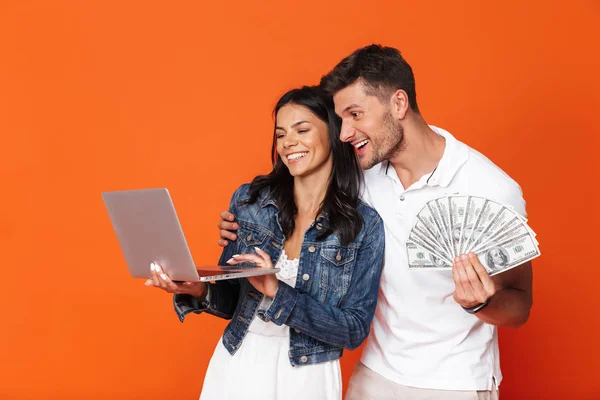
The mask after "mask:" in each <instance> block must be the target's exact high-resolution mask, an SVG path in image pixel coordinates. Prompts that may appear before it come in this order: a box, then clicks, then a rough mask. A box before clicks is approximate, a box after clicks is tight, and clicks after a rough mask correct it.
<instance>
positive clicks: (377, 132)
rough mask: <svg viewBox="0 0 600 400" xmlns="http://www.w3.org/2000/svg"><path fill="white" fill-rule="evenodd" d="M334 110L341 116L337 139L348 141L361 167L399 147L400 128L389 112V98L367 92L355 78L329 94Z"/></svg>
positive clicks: (395, 151) (377, 160)
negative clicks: (352, 81)
mask: <svg viewBox="0 0 600 400" xmlns="http://www.w3.org/2000/svg"><path fill="white" fill-rule="evenodd" d="M333 101H334V103H335V112H336V113H337V114H338V115H339V116H340V118H341V119H342V130H341V133H340V140H341V141H343V142H349V143H350V144H352V146H354V149H355V150H356V154H358V157H359V161H360V166H361V167H362V168H363V169H369V168H372V167H373V166H374V165H376V164H379V163H380V162H381V161H383V160H387V159H389V158H391V157H392V156H393V155H394V154H395V153H397V152H398V151H399V150H400V148H401V143H402V136H403V135H402V133H403V131H402V127H401V125H400V122H399V121H398V120H397V119H395V118H394V116H393V114H392V108H391V106H392V99H391V96H390V99H389V101H387V102H382V101H381V100H380V99H379V98H377V97H376V96H373V95H368V94H367V93H366V91H365V86H364V84H363V83H362V82H361V81H360V80H359V81H357V82H355V83H353V84H352V85H350V86H347V87H346V88H344V89H342V90H340V91H339V92H337V93H336V94H335V95H334V96H333Z"/></svg>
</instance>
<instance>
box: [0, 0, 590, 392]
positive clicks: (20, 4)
mask: <svg viewBox="0 0 600 400" xmlns="http://www.w3.org/2000/svg"><path fill="white" fill-rule="evenodd" d="M251 3H254V2H242V1H238V2H235V4H232V3H231V2H225V1H224V2H218V1H179V2H166V1H164V2H158V1H150V2H149V1H85V2H84V1H59V0H53V1H33V0H32V1H7V0H5V1H2V2H0V133H1V135H2V141H1V142H0V143H1V149H2V156H1V157H0V171H1V178H2V185H1V188H2V189H1V190H2V192H1V193H2V195H1V196H0V243H1V260H2V267H0V269H1V271H2V273H1V274H0V276H1V281H2V285H1V286H2V289H1V290H0V306H1V310H2V314H1V320H0V321H1V327H0V398H2V399H30V398H35V399H47V398H48V399H49V398H57V399H59V398H60V399H75V398H81V399H83V398H86V399H92V398H97V399H106V398H132V399H133V398H144V399H175V398H177V399H195V398H197V396H198V394H199V392H200V389H201V385H202V381H203V376H204V372H205V370H206V367H207V364H208V361H209V357H210V356H211V354H212V352H213V349H214V346H215V344H216V343H217V340H218V338H219V336H220V334H221V332H222V330H223V328H224V326H225V322H224V321H222V320H218V319H216V318H213V317H210V316H207V315H202V316H192V317H191V318H189V319H188V320H187V321H186V323H185V324H180V323H179V322H178V320H177V318H176V317H175V314H174V313H173V311H172V306H171V299H170V297H169V296H168V295H166V294H164V293H162V292H160V291H158V290H154V289H149V288H146V287H144V285H143V281H141V280H134V279H132V278H130V277H129V275H128V272H127V268H126V265H125V263H124V260H123V257H122V255H121V252H120V250H119V248H118V244H117V241H116V238H115V235H114V233H113V231H112V227H111V226H110V223H109V219H108V217H107V215H106V212H105V209H104V206H103V203H102V200H101V197H100V193H101V192H102V191H105V190H116V189H133V188H146V187H168V188H169V189H170V191H171V194H172V196H173V198H174V202H175V204H176V207H177V210H178V212H179V215H180V218H181V221H182V225H183V227H184V230H185V232H186V235H187V237H188V240H189V243H190V245H191V247H192V252H193V254H194V257H195V260H196V262H198V263H212V262H214V261H215V260H216V259H217V257H218V255H219V254H220V249H219V248H218V247H217V245H216V240H217V229H216V223H217V220H218V214H219V212H220V211H221V210H223V209H225V208H226V207H227V205H228V201H229V197H230V195H231V193H232V192H233V190H234V189H235V188H236V187H237V186H238V185H239V184H241V183H242V182H245V181H248V180H250V179H251V178H252V177H253V176H255V175H256V174H259V173H264V172H266V171H268V169H269V150H270V141H271V129H272V120H271V109H272V107H273V106H274V104H275V102H276V100H277V99H278V97H279V96H280V95H281V94H282V93H283V92H284V91H285V90H287V89H289V88H292V87H295V86H298V85H301V84H312V83H316V82H318V79H319V78H320V76H321V75H322V74H323V73H325V72H326V71H328V70H329V68H331V67H333V65H334V64H335V63H336V62H337V61H339V60H340V59H341V58H342V57H343V56H345V55H347V54H349V53H350V52H351V51H352V50H354V49H355V48H357V47H359V46H362V45H365V44H369V43H371V42H376V43H384V44H387V45H391V46H395V47H398V48H399V49H401V50H402V52H403V53H404V55H405V56H406V57H407V59H408V61H409V62H410V63H411V64H412V66H413V68H414V70H415V72H416V79H417V92H418V99H419V104H420V108H421V110H422V111H423V114H424V116H425V118H426V120H427V121H428V122H429V123H433V124H436V125H438V126H441V127H444V128H446V129H448V130H450V131H451V132H453V133H454V134H455V135H456V136H457V137H458V138H459V139H461V140H463V141H465V142H467V143H468V144H470V145H471V146H473V147H474V148H476V149H478V150H480V151H482V152H483V153H484V154H486V155H487V156H489V157H490V158H491V159H492V160H494V161H495V162H496V163H497V164H498V165H499V166H500V167H502V168H503V169H504V170H505V171H507V172H508V173H509V174H510V175H511V176H512V177H514V178H515V179H516V180H517V181H518V182H519V183H520V184H521V186H522V188H523V190H524V193H525V198H526V200H527V201H528V210H529V213H530V224H531V226H532V227H533V229H534V230H536V232H537V233H538V239H539V241H540V243H541V249H542V253H543V256H542V257H541V258H540V259H538V260H537V261H535V263H534V270H535V279H534V281H535V282H534V294H535V296H534V298H535V301H534V302H535V304H534V308H533V313H532V316H531V319H530V321H529V323H528V324H527V325H526V326H525V327H523V328H521V329H519V330H504V329H503V330H501V337H500V341H501V351H502V366H503V371H504V375H505V381H504V384H503V385H502V398H503V399H520V398H528V397H527V395H531V394H535V395H536V396H535V397H534V398H544V399H551V398H560V399H591V398H600V380H599V379H598V378H597V373H598V366H599V361H598V360H599V359H600V350H599V345H598V339H599V335H598V330H599V328H600V326H599V322H598V319H599V318H598V311H597V310H598V308H597V307H598V304H599V300H600V296H599V294H598V292H599V291H598V283H597V282H598V273H597V271H598V268H599V265H598V258H597V257H596V256H594V257H589V255H591V254H593V252H595V251H596V250H597V246H598V245H597V243H596V240H597V238H598V236H597V235H598V228H597V226H595V225H596V224H598V223H599V222H600V221H599V218H598V209H597V204H598V194H597V189H596V188H595V186H597V180H598V177H599V176H598V175H599V174H598V164H597V158H598V150H597V149H598V134H599V133H600V132H599V128H598V108H599V106H600V102H599V93H600V84H599V82H600V80H599V78H598V72H599V71H600V61H599V60H600V59H599V57H598V49H599V47H598V46H599V45H598V43H599V39H600V32H599V29H598V26H599V25H600V18H599V16H600V2H598V1H597V0H596V1H592V0H590V1H574V2H572V4H571V5H569V6H567V5H566V3H567V2H547V1H543V2H542V1H535V2H532V1H528V2H525V1H505V2H485V4H484V2H466V1H465V2H460V1H459V2H441V1H440V2H435V1H411V2H407V1H378V0H373V1H369V2H364V1H362V2H358V1H347V0H344V1H343V0H334V1H323V0H303V1H294V2H287V1H286V2H283V1H281V0H280V1H274V0H269V1H262V2H260V4H259V2H256V3H255V4H251ZM450 3H454V4H452V5H451V4H450ZM492 3H493V4H492ZM593 117H595V118H593ZM358 357H359V351H355V352H347V353H346V354H345V356H344V358H343V361H342V365H343V374H344V381H345V382H347V379H348V377H349V376H350V372H351V368H352V366H353V364H354V363H355V361H356V360H357V359H358Z"/></svg>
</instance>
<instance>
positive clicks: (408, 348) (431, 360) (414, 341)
mask: <svg viewBox="0 0 600 400" xmlns="http://www.w3.org/2000/svg"><path fill="white" fill-rule="evenodd" d="M321 86H322V87H323V88H324V89H325V90H326V91H327V92H328V93H330V94H331V95H332V96H333V99H334V102H335V108H336V113H337V114H338V115H339V116H340V117H341V119H342V131H341V134H340V139H341V140H342V141H345V142H350V143H351V144H352V145H353V146H354V147H355V148H356V152H357V154H358V157H359V159H360V163H361V166H362V168H363V169H365V170H366V171H365V193H364V195H363V198H364V200H365V201H367V202H368V203H369V204H370V205H372V206H373V207H374V208H375V209H376V210H377V211H378V212H379V214H380V215H381V217H382V218H383V220H384V222H385V228H386V238H385V240H386V256H385V257H386V260H385V267H384V270H383V274H382V278H381V285H380V291H379V299H378V304H377V311H376V314H375V319H374V321H373V328H372V331H371V333H370V335H369V339H368V341H367V344H366V345H365V348H364V351H363V354H362V358H361V362H359V363H358V364H357V366H356V367H355V370H354V373H353V376H352V378H351V380H350V384H349V387H348V391H347V395H346V399H348V400H359V399H360V400H365V399H377V400H385V399H471V398H480V399H481V398H484V399H485V398H490V399H494V398H497V397H498V392H497V387H498V385H499V384H500V381H501V379H502V374H501V372H500V364H499V361H500V360H499V354H498V337H497V328H496V327H497V326H509V327H518V326H520V325H522V324H524V323H525V322H526V321H527V319H528V317H529V311H530V308H531V305H532V289H531V286H532V270H531V263H530V262H528V263H525V264H523V265H521V266H519V267H517V268H513V269H511V270H508V271H506V272H504V273H501V274H498V275H495V276H494V277H490V276H489V275H488V273H487V271H486V270H485V268H484V267H483V266H482V264H481V263H480V262H479V260H478V259H477V257H476V256H475V255H474V254H472V253H471V254H468V255H462V256H460V257H457V259H456V260H454V265H453V267H452V271H451V272H450V271H447V270H440V271H427V272H420V271H413V270H410V271H409V269H408V260H407V255H406V241H407V239H408V235H409V233H410V229H411V227H412V225H413V222H414V218H415V217H416V215H417V213H418V212H419V211H420V210H421V208H422V207H423V206H424V205H425V203H426V202H427V201H429V200H431V199H434V198H437V197H440V196H443V195H445V194H449V193H464V194H470V195H476V196H482V197H486V198H489V199H492V200H496V201H498V202H501V203H504V204H508V205H510V206H512V207H513V208H514V210H515V211H516V212H518V213H520V214H521V215H523V216H525V215H526V212H525V201H524V200H523V198H522V193H521V189H520V187H519V186H518V184H517V183H516V182H514V181H513V180H512V179H511V178H510V177H509V176H508V175H506V174H505V173H504V172H503V171H502V170H501V169H500V168H498V167H497V166H495V165H494V164H493V163H492V162H491V161H490V160H488V159H487V158H486V157H484V156H483V155H482V154H480V153H478V152H477V151H475V150H473V149H471V148H469V147H468V146H466V145H465V144H463V143H461V142H459V141H458V140H456V139H455V138H454V137H453V136H452V135H451V134H450V133H448V132H446V131H445V130H443V129H440V128H436V127H433V126H429V125H428V124H427V123H426V122H425V120H424V119H423V117H422V116H421V114H420V112H419V108H418V105H417V99H416V92H415V81H414V75H413V72H412V69H411V67H410V66H409V65H408V63H407V62H406V61H405V60H404V59H403V58H402V55H401V54H400V52H399V51H398V50H396V49H393V48H389V47H381V46H378V45H371V46H367V47H364V48H361V49H358V50H356V51H355V52H354V53H352V54H351V55H350V56H348V57H346V58H345V59H344V60H342V61H341V62H340V63H339V64H338V65H337V66H336V67H335V68H334V69H333V70H332V71H331V72H329V73H328V74H327V75H325V76H324V77H323V78H322V80H321ZM222 218H223V221H221V223H220V228H221V236H222V238H224V239H232V240H235V235H233V234H232V233H231V232H228V230H233V229H235V228H236V226H235V224H234V223H232V222H227V221H233V216H232V215H231V214H229V213H227V212H225V213H223V214H222ZM220 244H222V245H224V244H226V241H224V240H221V241H220Z"/></svg>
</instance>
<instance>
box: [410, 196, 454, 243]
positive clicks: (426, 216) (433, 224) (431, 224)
mask: <svg viewBox="0 0 600 400" xmlns="http://www.w3.org/2000/svg"><path fill="white" fill-rule="evenodd" d="M417 219H418V220H419V221H421V222H422V223H423V224H424V225H425V226H426V227H427V230H428V232H429V233H430V234H431V235H432V237H433V238H434V239H435V241H436V242H437V243H439V244H440V245H441V246H442V247H443V248H444V249H445V253H446V254H451V253H450V249H449V248H448V246H447V245H446V242H445V240H443V236H442V232H441V231H440V229H441V228H440V226H439V223H438V221H437V219H436V218H435V217H434V216H433V214H432V212H431V208H430V207H428V206H427V205H425V206H424V207H423V209H422V210H421V211H420V212H419V214H418V215H417Z"/></svg>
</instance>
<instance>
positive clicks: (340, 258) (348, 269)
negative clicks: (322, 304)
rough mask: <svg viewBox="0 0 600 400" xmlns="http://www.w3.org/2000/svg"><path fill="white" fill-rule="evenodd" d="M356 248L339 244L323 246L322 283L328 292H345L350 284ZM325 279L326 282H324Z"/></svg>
mask: <svg viewBox="0 0 600 400" xmlns="http://www.w3.org/2000/svg"><path fill="white" fill-rule="evenodd" d="M355 253H356V249H355V248H354V247H342V246H339V245H323V246H322V247H321V259H322V260H321V265H322V267H323V269H322V271H321V274H322V278H324V279H322V283H325V282H326V285H323V284H322V285H321V286H326V287H325V288H324V289H326V290H327V291H328V292H332V293H336V294H339V293H341V294H344V293H346V291H347V290H348V287H349V286H350V279H351V277H352V266H353V265H354V259H355ZM323 281H324V282H323Z"/></svg>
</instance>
